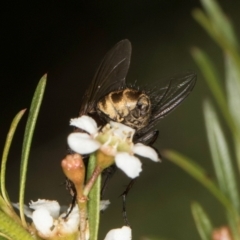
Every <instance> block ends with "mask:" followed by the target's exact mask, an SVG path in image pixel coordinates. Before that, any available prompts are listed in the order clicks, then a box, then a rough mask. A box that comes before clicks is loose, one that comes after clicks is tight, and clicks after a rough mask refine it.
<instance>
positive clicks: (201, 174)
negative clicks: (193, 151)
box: [163, 150, 238, 221]
mask: <svg viewBox="0 0 240 240" xmlns="http://www.w3.org/2000/svg"><path fill="white" fill-rule="evenodd" d="M163 156H164V157H166V158H167V159H169V160H170V161H172V162H173V163H175V164H176V165H178V166H179V167H181V168H182V169H183V170H185V171H186V172H187V173H188V174H190V175H191V176H192V177H194V178H195V179H196V180H197V181H199V182H200V183H201V184H202V185H203V186H205V187H206V189H208V190H209V191H210V192H211V193H212V194H213V196H215V197H216V198H217V199H218V201H219V202H220V203H221V204H222V205H223V206H224V207H225V208H226V209H227V211H228V212H229V213H230V214H231V215H232V216H233V218H234V219H235V220H236V221H237V220H238V211H237V209H236V208H235V206H234V205H233V204H232V202H231V201H230V199H228V198H227V197H226V196H225V195H224V193H223V192H221V191H220V189H219V188H218V187H217V186H216V184H215V183H214V182H213V181H212V180H210V179H209V178H208V174H207V172H206V171H205V170H204V169H203V168H202V167H200V166H199V165H197V164H196V163H195V162H194V161H193V160H191V159H189V158H187V157H186V156H183V155H181V154H180V153H177V152H175V151H170V150H165V151H164V152H163Z"/></svg>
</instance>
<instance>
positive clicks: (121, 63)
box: [79, 39, 132, 116]
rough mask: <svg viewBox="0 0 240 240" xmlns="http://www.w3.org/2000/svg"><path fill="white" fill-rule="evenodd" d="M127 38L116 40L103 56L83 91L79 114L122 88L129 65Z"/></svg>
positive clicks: (89, 109)
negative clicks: (85, 89) (89, 82)
mask: <svg viewBox="0 0 240 240" xmlns="http://www.w3.org/2000/svg"><path fill="white" fill-rule="evenodd" d="M131 53H132V47H131V43H130V41H129V40H127V39H125V40H122V41H120V42H118V43H117V44H116V45H115V46H114V47H113V48H112V49H111V50H110V51H109V52H108V53H107V54H106V55H105V56H104V58H103V60H102V62H101V64H100V66H99V67H98V70H97V72H96V74H95V76H94V78H93V80H92V83H91V84H90V86H89V87H88V89H87V91H86V92H85V94H84V96H83V99H82V104H81V108H80V113H79V115H80V116H81V115H83V114H87V113H88V112H91V111H94V107H95V104H96V103H97V102H98V101H99V100H100V99H101V98H102V97H103V96H105V95H106V94H108V93H109V92H111V91H116V90H120V89H123V88H124V87H125V78H126V75H127V72H128V69H129V65H130V58H131Z"/></svg>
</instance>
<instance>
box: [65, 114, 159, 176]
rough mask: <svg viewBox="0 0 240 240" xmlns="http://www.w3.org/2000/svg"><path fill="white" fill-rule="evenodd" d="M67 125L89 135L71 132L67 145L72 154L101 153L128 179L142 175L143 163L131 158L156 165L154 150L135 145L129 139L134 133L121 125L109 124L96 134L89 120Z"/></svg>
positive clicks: (156, 155)
mask: <svg viewBox="0 0 240 240" xmlns="http://www.w3.org/2000/svg"><path fill="white" fill-rule="evenodd" d="M70 124H71V125H72V126H75V127H77V128H80V129H82V130H84V131H86V132H88V133H89V134H87V133H81V132H74V133H71V134H70V135H69V136H68V145H69V147H70V148H71V149H72V150H73V151H75V152H77V153H79V154H89V153H92V152H95V151H96V150H101V151H102V152H103V153H104V154H106V155H109V156H113V157H115V163H116V165H117V167H118V168H120V169H121V170H122V171H124V172H125V174H126V175H127V176H128V177H130V178H135V177H137V176H139V174H140V172H141V171H142V163H141V162H140V160H139V159H138V158H137V157H135V156H134V154H137V155H140V156H142V157H146V158H149V159H151V160H152V161H154V162H158V161H159V158H158V154H157V153H156V151H155V150H154V149H153V148H151V147H149V146H145V145H144V144H141V143H137V144H135V145H134V143H133V141H132V139H133V136H134V134H135V130H134V129H132V128H130V127H128V126H126V125H124V124H121V123H117V122H113V121H110V123H109V124H107V125H106V126H104V127H103V128H102V130H101V131H98V128H97V124H96V122H95V121H94V119H92V118H90V117H88V116H81V117H79V118H75V119H71V121H70Z"/></svg>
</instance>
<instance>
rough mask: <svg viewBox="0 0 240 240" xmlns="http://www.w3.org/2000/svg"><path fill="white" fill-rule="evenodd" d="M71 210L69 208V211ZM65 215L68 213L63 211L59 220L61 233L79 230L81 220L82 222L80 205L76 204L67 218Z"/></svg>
mask: <svg viewBox="0 0 240 240" xmlns="http://www.w3.org/2000/svg"><path fill="white" fill-rule="evenodd" d="M69 210H70V209H68V211H69ZM68 211H67V212H68ZM65 216H66V213H63V214H62V215H61V217H60V218H59V220H58V221H59V223H61V233H63V234H67V233H68V234H69V233H74V232H77V231H78V227H79V222H80V218H79V210H78V206H77V205H76V206H75V207H74V208H73V209H72V211H71V213H70V214H69V216H68V218H67V219H65V218H64V217H65Z"/></svg>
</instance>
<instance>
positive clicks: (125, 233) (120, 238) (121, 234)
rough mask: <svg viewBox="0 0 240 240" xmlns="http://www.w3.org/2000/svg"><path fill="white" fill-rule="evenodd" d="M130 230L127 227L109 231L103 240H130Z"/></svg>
mask: <svg viewBox="0 0 240 240" xmlns="http://www.w3.org/2000/svg"><path fill="white" fill-rule="evenodd" d="M131 239H132V229H131V228H130V227H127V226H123V227H122V228H116V229H112V230H110V231H109V232H108V233H107V235H106V237H105V238H104V240H131Z"/></svg>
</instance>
